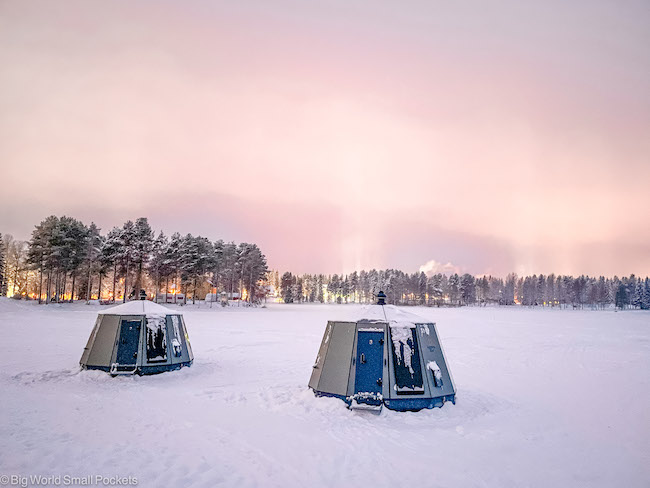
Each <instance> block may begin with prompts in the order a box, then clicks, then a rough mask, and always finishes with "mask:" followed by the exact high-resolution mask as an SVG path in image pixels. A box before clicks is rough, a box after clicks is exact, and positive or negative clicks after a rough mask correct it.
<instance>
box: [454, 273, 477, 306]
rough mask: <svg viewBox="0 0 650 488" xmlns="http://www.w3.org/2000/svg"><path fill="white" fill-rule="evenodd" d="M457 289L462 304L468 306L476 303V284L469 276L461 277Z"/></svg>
mask: <svg viewBox="0 0 650 488" xmlns="http://www.w3.org/2000/svg"><path fill="white" fill-rule="evenodd" d="M458 289H459V292H460V298H461V300H462V302H463V304H465V305H470V304H472V303H474V302H475V301H476V283H475V280H474V277H473V276H472V275H471V274H469V273H465V274H464V275H463V276H461V278H460V282H459V286H458Z"/></svg>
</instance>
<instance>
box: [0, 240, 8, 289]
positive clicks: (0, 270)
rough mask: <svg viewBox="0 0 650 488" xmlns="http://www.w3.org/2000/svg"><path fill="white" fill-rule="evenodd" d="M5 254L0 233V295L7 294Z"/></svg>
mask: <svg viewBox="0 0 650 488" xmlns="http://www.w3.org/2000/svg"><path fill="white" fill-rule="evenodd" d="M6 256H7V251H6V248H5V242H4V239H3V237H2V234H0V297H4V296H6V295H7V286H6V285H7V282H6V280H5V269H6V268H5V257H6Z"/></svg>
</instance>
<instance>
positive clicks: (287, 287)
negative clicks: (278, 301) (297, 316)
mask: <svg viewBox="0 0 650 488" xmlns="http://www.w3.org/2000/svg"><path fill="white" fill-rule="evenodd" d="M293 284H294V280H293V275H292V274H291V273H289V272H288V271H287V272H286V273H284V274H283V275H282V278H281V280H280V289H281V290H282V301H283V302H284V303H293Z"/></svg>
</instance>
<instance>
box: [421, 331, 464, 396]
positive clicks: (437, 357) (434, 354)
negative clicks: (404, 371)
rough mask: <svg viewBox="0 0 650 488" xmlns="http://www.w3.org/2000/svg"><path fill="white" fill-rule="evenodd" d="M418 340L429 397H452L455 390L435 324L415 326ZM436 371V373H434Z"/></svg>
mask: <svg viewBox="0 0 650 488" xmlns="http://www.w3.org/2000/svg"><path fill="white" fill-rule="evenodd" d="M417 331H418V338H419V340H420V343H421V344H422V347H421V349H420V350H421V352H422V359H423V361H422V362H423V364H424V368H425V369H424V372H425V375H426V378H427V381H428V383H429V389H430V391H431V393H430V395H431V396H432V397H440V396H447V395H453V394H454V393H455V388H454V384H453V381H452V380H451V376H450V374H449V369H448V368H447V362H446V360H445V356H444V353H443V351H442V347H441V345H440V341H439V339H438V331H437V330H436V326H435V324H417ZM436 369H437V370H438V372H436Z"/></svg>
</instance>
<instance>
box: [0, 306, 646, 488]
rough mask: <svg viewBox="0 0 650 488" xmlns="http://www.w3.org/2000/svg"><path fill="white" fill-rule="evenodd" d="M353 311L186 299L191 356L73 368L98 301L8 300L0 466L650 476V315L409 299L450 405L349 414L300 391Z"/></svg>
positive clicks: (277, 473) (322, 476)
mask: <svg viewBox="0 0 650 488" xmlns="http://www.w3.org/2000/svg"><path fill="white" fill-rule="evenodd" d="M355 308H358V306H356V305H344V306H340V305H339V306H337V305H295V306H293V305H270V306H268V308H264V309H261V308H258V309H247V308H235V307H231V308H227V309H222V308H220V307H218V308H217V307H215V308H213V309H208V308H205V306H202V307H200V308H198V307H192V306H187V307H183V311H184V313H185V317H186V318H185V321H186V324H187V327H188V332H189V336H190V340H191V343H192V347H193V349H194V354H195V362H194V365H193V366H192V367H191V368H185V369H183V370H181V371H177V372H173V373H166V374H161V375H157V376H152V377H119V378H111V377H110V376H108V375H107V374H105V373H102V372H96V371H84V372H80V371H79V368H78V361H79V358H80V356H81V353H82V350H83V348H84V346H85V344H86V341H87V339H88V335H89V334H90V331H91V329H92V327H93V324H94V320H95V317H96V314H97V312H98V311H99V310H100V307H99V306H98V305H90V306H86V305H85V304H75V305H60V306H57V305H47V306H37V305H35V304H33V303H20V302H15V301H10V300H7V299H0V338H1V341H0V344H2V347H1V349H0V351H1V352H0V392H1V393H0V475H3V474H6V475H11V474H18V475H24V476H29V475H33V474H36V475H38V474H42V475H62V476H64V475H66V474H67V475H72V476H88V475H93V476H94V475H104V476H116V475H118V476H134V477H136V478H137V479H138V485H139V486H179V487H180V486H205V487H213V486H236V487H238V488H242V487H253V486H272V487H273V486H278V487H280V486H282V487H293V486H301V487H321V486H323V487H324V486H343V485H345V486H358V485H359V484H360V483H364V486H389V485H390V486H409V485H410V484H411V483H413V485H412V486H423V487H425V486H426V487H457V486H463V487H472V486H479V487H480V486H506V487H508V486H511V487H523V486H531V487H542V486H543V487H548V486H558V487H559V486H584V487H595V486H603V487H604V486H607V487H610V486H627V487H636V486H639V487H641V486H648V484H649V483H650V314H649V313H646V312H635V311H629V312H619V313H615V312H613V311H612V312H592V311H560V310H539V309H535V310H531V309H521V308H485V309H481V308H463V309H435V308H430V309H427V308H420V309H414V308H410V309H409V311H412V312H415V313H418V314H420V315H422V316H424V317H428V318H430V319H433V320H434V321H435V322H437V324H438V330H439V333H440V336H441V339H442V341H443V344H444V347H445V351H446V354H447V359H448V362H449V366H450V368H451V370H452V373H453V375H454V380H455V382H456V387H457V390H458V395H457V399H458V401H457V404H456V405H452V404H447V405H445V406H444V407H443V408H442V409H434V410H427V411H421V412H418V413H413V412H410V413H398V412H392V411H390V410H387V409H384V410H383V412H382V413H381V414H380V415H379V416H377V415H374V414H371V413H367V412H366V413H359V412H351V411H349V410H347V409H346V408H345V405H344V404H343V403H342V402H341V401H339V400H336V399H325V398H315V397H314V396H313V394H312V393H311V391H309V390H308V389H307V386H306V385H307V382H308V380H309V376H310V374H311V369H312V364H313V363H314V359H315V357H316V353H317V350H318V347H319V345H320V340H321V338H322V334H323V331H324V327H325V325H326V322H327V320H328V319H334V318H340V317H342V316H344V315H346V314H349V313H350V311H351V310H353V309H355Z"/></svg>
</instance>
